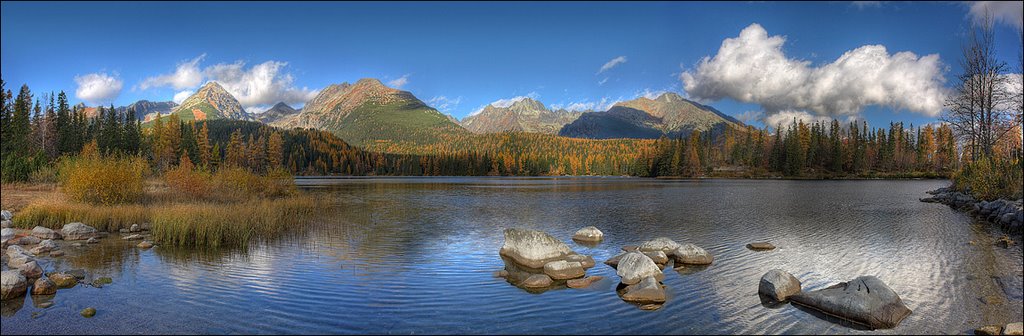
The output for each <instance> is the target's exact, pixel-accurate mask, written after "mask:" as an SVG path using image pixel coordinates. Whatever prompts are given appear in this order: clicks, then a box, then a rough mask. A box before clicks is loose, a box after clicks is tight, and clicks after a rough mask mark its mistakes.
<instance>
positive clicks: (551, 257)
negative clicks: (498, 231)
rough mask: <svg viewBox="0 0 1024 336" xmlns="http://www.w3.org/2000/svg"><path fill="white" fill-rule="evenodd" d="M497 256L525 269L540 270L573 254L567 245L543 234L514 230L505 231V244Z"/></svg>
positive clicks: (533, 231)
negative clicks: (549, 263)
mask: <svg viewBox="0 0 1024 336" xmlns="http://www.w3.org/2000/svg"><path fill="white" fill-rule="evenodd" d="M499 254H501V255H503V256H507V257H509V258H512V260H514V261H515V262H517V263H520V264H522V265H525V266H527V267H530V268H541V267H544V264H547V263H548V262H551V261H555V260H558V259H561V258H563V257H565V256H566V255H569V254H574V252H573V251H572V249H570V248H569V245H566V244H565V243H563V242H562V241H561V240H558V239H557V238H555V237H552V236H551V235H549V234H547V233H545V232H541V231H536V230H528V229H518V228H515V229H506V230H505V244H504V245H502V246H501V250H500V251H499Z"/></svg>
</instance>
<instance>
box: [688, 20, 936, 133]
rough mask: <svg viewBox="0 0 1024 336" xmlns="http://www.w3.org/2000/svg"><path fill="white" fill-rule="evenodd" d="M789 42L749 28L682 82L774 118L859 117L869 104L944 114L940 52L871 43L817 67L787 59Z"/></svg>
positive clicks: (695, 92) (694, 93)
mask: <svg viewBox="0 0 1024 336" xmlns="http://www.w3.org/2000/svg"><path fill="white" fill-rule="evenodd" d="M785 41H786V38H785V37H783V36H769V35H768V32H767V31H766V30H765V29H764V28H763V27H761V25H759V24H756V23H755V24H751V25H750V26H748V27H747V28H745V29H743V31H741V32H740V35H739V36H738V37H736V38H728V39H725V40H724V41H722V45H721V47H720V48H719V50H718V54H716V55H715V56H714V57H704V59H702V60H701V61H700V62H699V63H698V65H697V67H696V69H695V70H692V71H686V72H683V74H682V75H681V76H680V79H681V80H682V82H683V86H684V88H685V90H686V92H687V93H688V95H689V96H690V97H692V98H693V99H697V100H702V101H715V100H720V99H723V98H732V99H735V100H737V101H741V102H746V103H756V104H759V105H761V107H762V108H763V109H764V111H765V112H766V113H767V114H769V115H771V114H775V113H779V112H782V111H786V110H799V111H809V112H813V113H814V114H817V115H820V116H828V117H839V116H856V115H859V113H860V111H861V110H862V109H863V108H864V107H865V106H868V105H881V106H889V107H892V108H895V109H900V110H909V111H913V112H917V113H922V114H925V115H928V116H936V115H938V114H939V112H941V111H942V108H943V101H944V99H945V93H946V89H945V88H944V87H943V83H944V82H945V78H943V76H942V71H943V65H942V64H941V63H940V62H939V55H937V54H932V55H926V56H920V57H919V56H917V55H915V54H914V53H912V52H898V53H896V54H891V55H890V54H889V52H888V51H887V50H886V48H885V46H881V45H866V46H862V47H859V48H856V49H854V50H850V51H847V52H846V53H844V54H843V55H842V56H840V57H839V58H838V59H836V60H835V61H833V62H832V63H829V64H825V65H822V66H819V67H814V66H812V65H811V63H810V62H808V61H802V60H797V59H791V58H788V57H787V56H786V55H785V54H784V53H783V51H782V45H783V44H784V43H785Z"/></svg>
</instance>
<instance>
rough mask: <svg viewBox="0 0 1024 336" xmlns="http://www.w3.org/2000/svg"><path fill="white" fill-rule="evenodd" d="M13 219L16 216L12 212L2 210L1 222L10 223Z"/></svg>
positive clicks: (0, 213)
mask: <svg viewBox="0 0 1024 336" xmlns="http://www.w3.org/2000/svg"><path fill="white" fill-rule="evenodd" d="M11 218H14V215H12V214H11V212H10V211H7V210H0V220H5V221H9V220H11Z"/></svg>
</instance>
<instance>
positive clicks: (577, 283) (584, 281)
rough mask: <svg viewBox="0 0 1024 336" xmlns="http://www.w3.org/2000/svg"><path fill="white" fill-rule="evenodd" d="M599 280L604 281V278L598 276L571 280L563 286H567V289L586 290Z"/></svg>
mask: <svg viewBox="0 0 1024 336" xmlns="http://www.w3.org/2000/svg"><path fill="white" fill-rule="evenodd" d="M601 279H604V277H603V276H600V275H595V276H588V277H586V278H580V279H572V280H569V281H566V282H565V285H566V286H569V288H587V287H590V285H591V284H593V283H594V282H597V281H600V280H601Z"/></svg>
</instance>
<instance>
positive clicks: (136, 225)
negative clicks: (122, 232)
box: [128, 224, 142, 232]
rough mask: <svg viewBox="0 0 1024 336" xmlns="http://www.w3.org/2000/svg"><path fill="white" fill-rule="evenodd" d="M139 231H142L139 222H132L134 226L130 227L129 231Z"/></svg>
mask: <svg viewBox="0 0 1024 336" xmlns="http://www.w3.org/2000/svg"><path fill="white" fill-rule="evenodd" d="M139 231H142V228H141V227H139V224H132V226H131V227H129V228H128V232H139Z"/></svg>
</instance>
